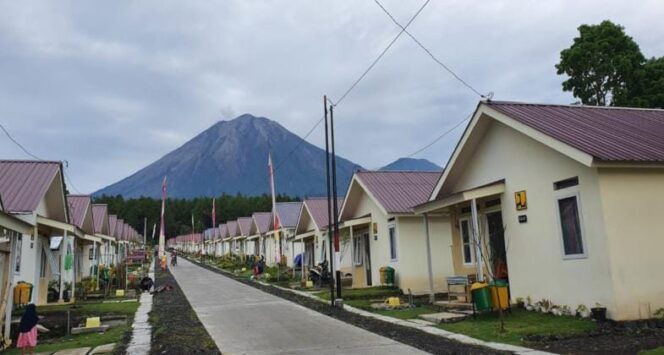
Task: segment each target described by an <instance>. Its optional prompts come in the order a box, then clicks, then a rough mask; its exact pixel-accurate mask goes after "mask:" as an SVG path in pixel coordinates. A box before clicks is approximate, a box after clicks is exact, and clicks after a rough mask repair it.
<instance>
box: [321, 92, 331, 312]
mask: <svg viewBox="0 0 664 355" xmlns="http://www.w3.org/2000/svg"><path fill="white" fill-rule="evenodd" d="M323 110H325V182H326V185H327V239H328V243H327V244H329V249H330V273H331V272H332V271H333V270H334V251H333V250H334V249H333V247H332V200H331V197H332V196H331V191H330V143H329V134H328V123H327V96H323ZM330 303H331V305H332V306H333V307H334V282H330Z"/></svg>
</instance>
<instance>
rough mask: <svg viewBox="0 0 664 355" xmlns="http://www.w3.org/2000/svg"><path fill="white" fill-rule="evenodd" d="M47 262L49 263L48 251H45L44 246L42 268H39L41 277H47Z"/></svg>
mask: <svg viewBox="0 0 664 355" xmlns="http://www.w3.org/2000/svg"><path fill="white" fill-rule="evenodd" d="M46 263H48V260H47V259H46V251H44V248H42V251H41V268H40V269H39V277H46Z"/></svg>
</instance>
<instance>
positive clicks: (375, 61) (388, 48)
mask: <svg viewBox="0 0 664 355" xmlns="http://www.w3.org/2000/svg"><path fill="white" fill-rule="evenodd" d="M430 1H431V0H426V1H425V2H424V4H422V6H421V7H420V8H419V10H417V12H416V13H415V14H414V15H413V16H412V17H411V18H410V20H409V21H408V23H406V26H405V27H402V28H401V31H400V32H399V33H398V34H397V35H396V36H395V37H394V38H393V39H392V40H391V41H390V43H388V45H387V47H385V49H383V51H381V52H380V54H378V56H377V57H376V59H374V60H373V62H371V64H370V65H369V66H368V67H367V69H366V70H364V72H362V74H361V75H360V76H359V77H358V78H357V79H356V80H355V81H353V83H352V84H351V85H350V86H349V87H348V89H346V91H345V92H344V93H343V95H341V97H339V100H337V102H336V103H335V102H333V101H332V100H330V99H329V98H328V101H329V102H330V103H331V104H332V105H333V106H335V107H336V106H337V105H339V104H340V103H341V102H342V101H344V99H345V98H346V97H347V96H348V95H349V94H350V93H351V91H353V90H354V89H355V87H356V86H357V85H358V84H359V83H360V82H361V81H362V79H364V77H366V76H367V74H369V72H370V71H371V70H372V69H373V68H374V67H375V66H376V64H378V62H379V61H380V60H381V59H382V58H383V56H385V54H386V53H387V51H388V50H390V48H391V47H392V46H393V45H394V43H396V41H397V40H398V39H399V37H401V35H402V34H403V33H404V32H406V28H408V26H410V24H411V23H413V21H415V19H416V18H417V16H419V15H420V13H421V12H422V10H424V8H425V7H426V6H427V5H428V4H429V2H430ZM324 119H325V116H322V117H321V118H320V119H319V120H318V121H316V123H315V124H314V126H313V127H311V129H310V130H309V131H308V132H307V134H305V135H304V137H302V138H301V140H300V141H299V142H298V143H297V144H296V145H295V147H293V149H291V150H290V151H289V152H288V154H286V156H285V157H284V158H282V159H280V160H279V162H278V163H277V164H276V165H275V167H274V168H273V171H276V170H278V169H279V167H281V166H282V165H284V164H285V163H286V162H287V161H288V159H289V158H290V156H291V155H292V154H293V153H294V152H295V151H296V150H297V149H298V148H299V147H300V146H301V145H302V144H303V143H304V142H306V139H307V137H309V136H310V135H311V134H312V133H313V132H314V130H316V128H317V127H318V126H319V125H320V124H321V123H322V122H323V120H324ZM259 187H260V184H257V185H256V186H255V187H254V188H252V189H251V190H250V191H251V193H253V192H255V191H256V190H258V188H259ZM251 193H250V194H251Z"/></svg>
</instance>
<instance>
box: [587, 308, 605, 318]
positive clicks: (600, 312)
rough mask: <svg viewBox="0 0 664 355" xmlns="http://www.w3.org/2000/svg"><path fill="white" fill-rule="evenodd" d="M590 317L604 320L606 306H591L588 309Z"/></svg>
mask: <svg viewBox="0 0 664 355" xmlns="http://www.w3.org/2000/svg"><path fill="white" fill-rule="evenodd" d="M590 312H591V313H592V318H593V319H594V320H596V321H598V322H605V321H606V307H593V308H591V309H590Z"/></svg>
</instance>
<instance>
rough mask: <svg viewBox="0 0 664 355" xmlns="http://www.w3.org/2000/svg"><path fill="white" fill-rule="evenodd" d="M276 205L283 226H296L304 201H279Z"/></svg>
mask: <svg viewBox="0 0 664 355" xmlns="http://www.w3.org/2000/svg"><path fill="white" fill-rule="evenodd" d="M276 207H277V216H279V222H280V223H281V226H282V227H284V228H295V226H296V225H297V219H298V218H299V217H300V210H301V209H302V202H277V206H276ZM273 228H274V226H273Z"/></svg>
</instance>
